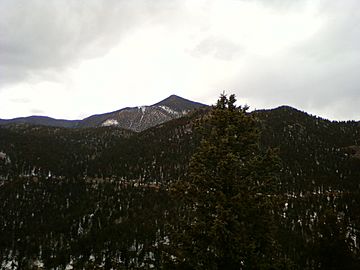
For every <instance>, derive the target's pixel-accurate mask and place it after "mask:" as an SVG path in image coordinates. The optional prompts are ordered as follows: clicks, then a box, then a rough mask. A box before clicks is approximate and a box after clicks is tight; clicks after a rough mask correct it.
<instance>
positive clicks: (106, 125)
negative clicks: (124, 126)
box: [101, 119, 119, 127]
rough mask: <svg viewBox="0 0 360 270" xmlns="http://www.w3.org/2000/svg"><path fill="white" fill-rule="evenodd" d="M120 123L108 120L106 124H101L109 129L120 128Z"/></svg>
mask: <svg viewBox="0 0 360 270" xmlns="http://www.w3.org/2000/svg"><path fill="white" fill-rule="evenodd" d="M118 125H119V122H118V121H117V120H115V119H108V120H106V121H105V122H104V123H102V124H101V126H103V127H109V126H118Z"/></svg>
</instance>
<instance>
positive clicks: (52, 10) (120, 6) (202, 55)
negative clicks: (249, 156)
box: [0, 0, 360, 120]
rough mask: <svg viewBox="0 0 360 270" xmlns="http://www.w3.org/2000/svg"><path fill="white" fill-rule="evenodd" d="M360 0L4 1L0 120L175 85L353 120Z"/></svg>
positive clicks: (156, 92) (64, 113)
mask: <svg viewBox="0 0 360 270" xmlns="http://www.w3.org/2000/svg"><path fill="white" fill-rule="evenodd" d="M359 70H360V1H358V0H297V1H295V0H294V1H290V0H171V1H170V0H132V1H128V0H102V1H101V0H86V1H80V0H62V1H58V0H46V1H43V0H26V1H22V0H0V118H13V117H18V116H28V115H48V116H51V117H55V118H66V119H79V118H84V117H86V116H89V115H92V114H95V113H104V112H108V111H113V110H117V109H120V108H123V107H125V106H137V105H150V104H153V103H156V102H158V101H159V100H161V99H163V98H165V97H167V96H169V95H171V94H177V95H179V96H183V97H185V98H188V99H191V100H195V101H199V102H202V103H206V104H212V103H214V102H215V101H216V99H217V98H218V96H219V94H220V93H221V92H223V91H226V92H227V93H235V94H236V95H237V98H238V100H239V103H240V104H244V103H246V104H248V105H250V107H251V108H252V109H263V108H273V107H276V106H280V105H284V104H286V105H290V106H293V107H296V108H298V109H302V110H305V111H307V112H309V113H312V114H316V115H319V116H322V117H324V118H329V119H334V120H350V119H353V120H360V91H359V90H360V76H359V75H358V73H359Z"/></svg>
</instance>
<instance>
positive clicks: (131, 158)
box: [0, 96, 360, 269]
mask: <svg viewBox="0 0 360 270" xmlns="http://www.w3.org/2000/svg"><path fill="white" fill-rule="evenodd" d="M210 110H211V108H210V107H208V106H205V105H203V104H200V103H195V102H191V101H188V100H185V99H182V98H179V97H176V96H171V97H169V98H168V99H165V100H164V101H162V102H159V103H157V104H154V105H152V106H147V107H139V108H126V109H123V110H119V111H116V112H112V113H108V114H103V115H96V116H91V117H89V118H86V119H84V120H81V121H74V122H67V121H65V122H63V121H62V120H59V121H60V122H56V121H55V122H54V121H50V120H49V119H47V118H41V121H40V120H39V118H35V119H36V121H35V122H34V119H29V118H27V119H26V120H21V121H20V120H16V119H14V120H11V121H10V122H9V121H7V122H6V124H4V122H3V123H2V125H1V126H0V198H1V202H0V209H1V210H0V238H1V239H0V240H1V241H0V264H1V263H2V266H1V267H2V269H12V268H10V265H17V267H18V268H14V269H32V268H31V267H34V265H36V266H37V267H38V268H40V269H42V268H43V269H53V268H54V269H55V268H58V269H65V268H66V267H70V266H71V267H73V268H74V269H82V268H85V269H93V268H96V267H99V265H102V266H103V267H105V268H104V269H111V268H115V269H149V268H156V269H159V268H164V265H165V264H164V258H163V254H164V250H165V249H166V243H167V241H168V240H167V235H168V233H169V231H168V226H167V224H168V223H171V222H172V220H173V219H174V216H175V214H174V213H176V211H175V210H174V209H175V206H174V205H176V202H175V201H174V199H173V198H171V196H169V194H168V193H169V192H168V191H169V189H170V187H171V184H172V183H173V182H175V181H178V180H180V181H181V180H182V179H186V178H187V177H188V164H189V162H190V159H191V157H192V155H193V154H194V152H195V151H196V149H197V147H198V146H199V144H200V140H201V138H200V136H199V135H198V133H197V132H195V131H194V130H195V127H196V126H197V125H198V121H199V119H202V118H206V117H207V115H208V114H209V111H210ZM250 114H251V115H252V116H253V117H255V118H256V123H257V125H258V129H259V131H260V148H261V149H262V150H263V151H266V149H268V148H274V149H277V152H278V155H279V157H280V160H281V169H280V170H279V172H278V174H279V184H278V185H277V187H276V194H277V196H278V197H279V199H280V203H279V205H276V206H274V209H273V211H272V212H273V214H274V215H276V218H275V220H276V224H275V225H274V226H275V228H276V232H275V233H276V235H277V241H278V244H279V251H278V253H279V256H280V257H283V258H285V259H284V260H285V261H287V263H286V265H287V266H286V267H285V266H284V267H283V268H279V269H359V268H358V267H359V265H360V264H359V263H360V260H359V258H360V243H359V240H358V239H360V229H359V228H360V210H359V209H360V123H359V122H355V121H348V122H336V121H328V120H326V119H322V118H319V117H316V116H311V115H309V114H307V113H305V112H302V111H299V110H296V109H294V108H291V107H286V106H283V107H279V108H276V109H272V110H259V111H255V112H252V113H250ZM69 265H70V266H69ZM6 267H8V268H6ZM38 268H34V269H38ZM68 269H69V268H68Z"/></svg>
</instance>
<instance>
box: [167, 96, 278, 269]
mask: <svg viewBox="0 0 360 270" xmlns="http://www.w3.org/2000/svg"><path fill="white" fill-rule="evenodd" d="M235 102H236V99H235V96H234V95H231V96H230V97H229V98H227V96H226V95H222V96H221V97H220V99H219V100H218V102H217V105H216V106H215V107H214V108H213V110H212V112H211V114H210V115H209V116H207V117H206V119H204V120H203V123H202V124H201V128H200V134H201V135H202V141H201V145H200V147H199V148H198V151H197V152H196V153H195V154H194V156H193V158H192V160H191V163H190V168H189V177H188V178H187V179H184V180H182V181H181V182H179V183H177V184H176V185H175V187H174V194H175V196H176V197H177V199H178V200H179V201H180V202H181V204H180V205H179V208H178V211H179V212H178V216H180V219H181V221H180V222H178V223H177V224H175V225H174V227H173V230H174V231H173V234H172V235H171V239H170V242H171V247H172V257H171V259H170V261H172V262H176V264H177V266H178V267H179V268H181V269H187V268H188V269H275V268H276V269H277V268H281V262H280V260H279V252H278V248H277V245H276V241H275V238H274V222H273V219H274V209H275V207H274V203H275V196H274V194H275V193H274V189H275V188H276V183H277V178H276V172H277V171H278V170H279V166H278V162H277V158H276V155H275V154H274V153H273V152H272V151H268V152H267V153H261V151H260V149H259V145H258V131H257V124H256V121H255V119H254V118H253V117H252V116H250V115H249V114H248V113H247V109H248V108H247V107H237V106H236V105H235Z"/></svg>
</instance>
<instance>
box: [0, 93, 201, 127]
mask: <svg viewBox="0 0 360 270" xmlns="http://www.w3.org/2000/svg"><path fill="white" fill-rule="evenodd" d="M204 106H207V105H204V104H201V103H198V102H194V101H190V100H187V99H184V98H182V97H179V96H176V95H172V96H170V97H168V98H166V99H164V100H162V101H160V102H158V103H156V104H154V105H151V106H141V107H133V108H124V109H121V110H118V111H114V112H109V113H104V114H97V115H92V116H90V117H87V118H85V119H83V120H72V121H71V120H58V119H53V118H50V117H45V116H30V117H21V118H14V119H9V120H4V119H0V125H6V124H30V125H43V126H52V127H65V128H93V127H101V126H116V127H119V128H124V129H129V130H132V131H136V132H140V131H143V130H145V129H148V128H150V127H153V126H156V125H159V124H162V123H164V122H167V121H169V120H172V119H176V118H179V117H181V116H184V115H186V114H187V113H188V112H190V111H192V110H194V109H197V108H201V107H204Z"/></svg>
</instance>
